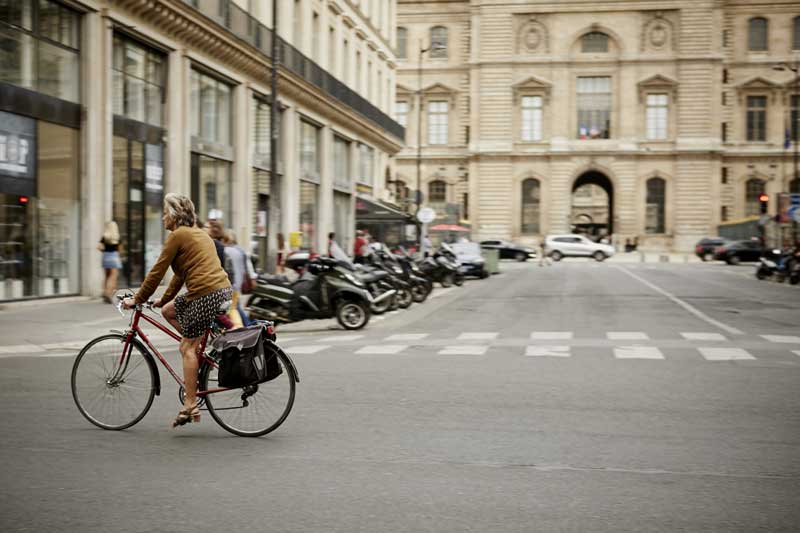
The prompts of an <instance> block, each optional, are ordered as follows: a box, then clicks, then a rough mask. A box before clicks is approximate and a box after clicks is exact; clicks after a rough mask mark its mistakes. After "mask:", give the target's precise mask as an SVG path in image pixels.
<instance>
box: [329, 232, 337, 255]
mask: <svg viewBox="0 0 800 533" xmlns="http://www.w3.org/2000/svg"><path fill="white" fill-rule="evenodd" d="M335 245H336V233H334V232H330V233H328V257H333V247H334V246H335Z"/></svg>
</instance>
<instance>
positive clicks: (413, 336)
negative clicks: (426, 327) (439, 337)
mask: <svg viewBox="0 0 800 533" xmlns="http://www.w3.org/2000/svg"><path fill="white" fill-rule="evenodd" d="M428 335H430V333H398V334H397V335H389V336H388V337H386V339H385V340H387V341H421V340H422V339H424V338H425V337H427V336H428Z"/></svg>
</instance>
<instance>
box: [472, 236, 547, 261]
mask: <svg viewBox="0 0 800 533" xmlns="http://www.w3.org/2000/svg"><path fill="white" fill-rule="evenodd" d="M481 248H484V249H487V250H499V251H500V259H515V260H517V261H527V260H528V259H529V258H530V259H533V258H534V257H536V250H534V249H533V248H530V247H529V246H521V245H519V244H514V243H512V242H507V241H481Z"/></svg>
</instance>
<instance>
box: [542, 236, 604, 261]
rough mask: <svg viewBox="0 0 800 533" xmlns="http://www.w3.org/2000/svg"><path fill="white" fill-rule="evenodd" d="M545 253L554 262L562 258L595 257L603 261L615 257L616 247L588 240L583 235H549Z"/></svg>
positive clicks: (596, 259) (546, 240)
mask: <svg viewBox="0 0 800 533" xmlns="http://www.w3.org/2000/svg"><path fill="white" fill-rule="evenodd" d="M545 251H546V253H547V255H549V256H550V257H552V258H553V260H554V261H561V258H562V257H593V258H594V259H595V261H603V260H605V259H606V258H608V257H611V256H612V255H614V247H613V246H610V245H608V244H602V243H599V242H594V241H592V240H590V239H587V238H586V237H584V236H583V235H575V234H572V235H548V236H547V238H546V239H545Z"/></svg>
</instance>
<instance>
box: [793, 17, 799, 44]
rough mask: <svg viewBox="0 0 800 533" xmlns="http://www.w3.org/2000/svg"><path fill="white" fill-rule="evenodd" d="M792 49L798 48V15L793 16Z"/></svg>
mask: <svg viewBox="0 0 800 533" xmlns="http://www.w3.org/2000/svg"><path fill="white" fill-rule="evenodd" d="M792 50H800V17H795V18H794V24H793V25H792Z"/></svg>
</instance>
